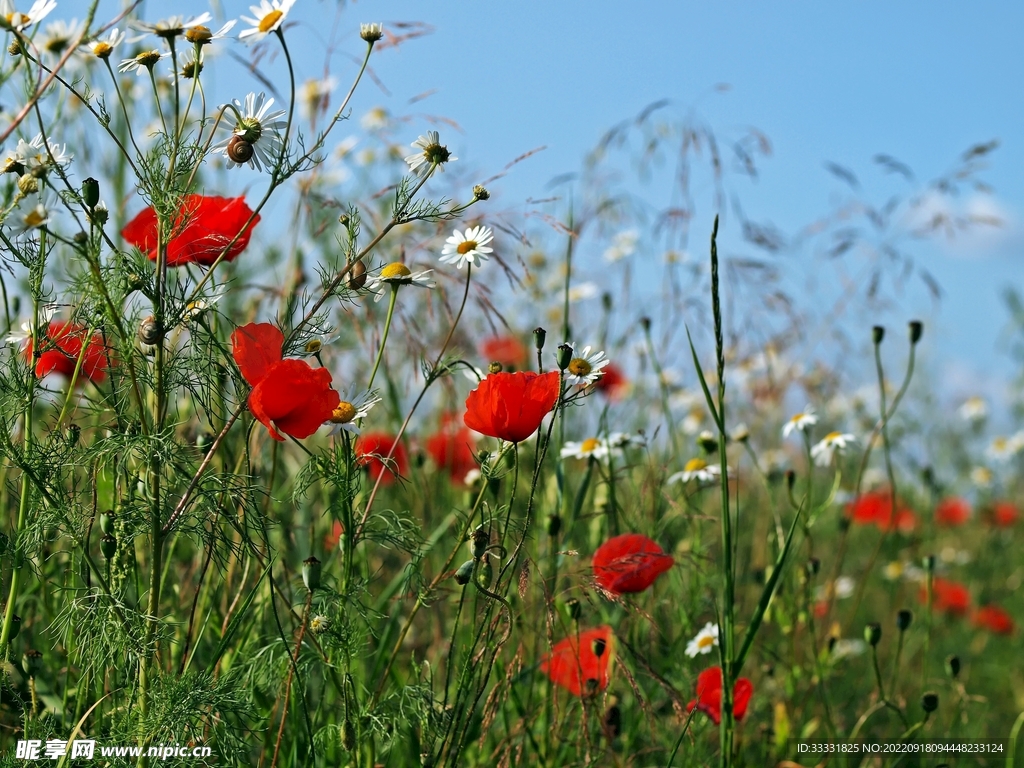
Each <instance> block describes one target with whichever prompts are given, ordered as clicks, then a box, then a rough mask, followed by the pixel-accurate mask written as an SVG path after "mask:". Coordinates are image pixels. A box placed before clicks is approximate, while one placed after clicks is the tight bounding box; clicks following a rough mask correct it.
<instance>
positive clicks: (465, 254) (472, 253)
mask: <svg viewBox="0 0 1024 768" xmlns="http://www.w3.org/2000/svg"><path fill="white" fill-rule="evenodd" d="M493 239H494V233H493V232H492V231H491V228H490V227H484V226H479V227H467V228H466V233H465V234H463V233H462V232H460V231H459V230H457V229H456V230H455V231H454V232H452V234H451V237H449V238H448V239H447V240H445V246H444V249H443V250H442V251H441V259H440V261H441V263H442V264H454V265H455V268H456V269H462V268H463V267H464V266H466V265H467V264H477V263H481V264H482V263H483V262H485V261H487V259H488V258H489V256H490V254H492V253H493V252H494V249H493V248H489V247H488V246H487V244H488V243H489V242H491V240H493Z"/></svg>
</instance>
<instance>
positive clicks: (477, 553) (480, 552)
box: [469, 525, 491, 560]
mask: <svg viewBox="0 0 1024 768" xmlns="http://www.w3.org/2000/svg"><path fill="white" fill-rule="evenodd" d="M469 539H470V541H472V542H473V557H474V559H476V560H479V559H480V558H481V557H483V556H484V553H485V552H486V551H487V545H488V544H490V543H491V536H490V534H489V533H488V532H487V531H485V530H484V527H483V526H482V525H481V526H479V527H478V528H477V529H476V530H475V531H473V533H471V534H470V536H469Z"/></svg>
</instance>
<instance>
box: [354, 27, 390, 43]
mask: <svg viewBox="0 0 1024 768" xmlns="http://www.w3.org/2000/svg"><path fill="white" fill-rule="evenodd" d="M359 36H360V37H361V38H363V40H365V41H366V42H368V43H370V44H373V43H376V42H377V41H378V40H380V39H381V38H382V37H384V26H383V25H382V24H360V25H359Z"/></svg>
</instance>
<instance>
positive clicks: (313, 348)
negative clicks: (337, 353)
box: [306, 339, 323, 355]
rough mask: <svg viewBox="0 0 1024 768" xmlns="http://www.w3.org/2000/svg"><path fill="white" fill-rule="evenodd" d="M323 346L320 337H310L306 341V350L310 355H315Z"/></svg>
mask: <svg viewBox="0 0 1024 768" xmlns="http://www.w3.org/2000/svg"><path fill="white" fill-rule="evenodd" d="M321 347H323V342H322V341H320V339H310V340H309V341H307V342H306V352H307V353H308V354H310V355H315V354H316V353H317V352H319V351H320V348H321Z"/></svg>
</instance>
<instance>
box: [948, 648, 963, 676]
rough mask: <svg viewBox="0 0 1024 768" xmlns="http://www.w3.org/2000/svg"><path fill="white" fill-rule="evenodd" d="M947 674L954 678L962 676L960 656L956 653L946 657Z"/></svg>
mask: <svg viewBox="0 0 1024 768" xmlns="http://www.w3.org/2000/svg"><path fill="white" fill-rule="evenodd" d="M946 674H948V675H949V676H950V677H951V678H953V679H954V680H956V679H957V678H958V677H959V676H960V657H959V656H957V655H956V654H953V655H951V656H947V657H946Z"/></svg>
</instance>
